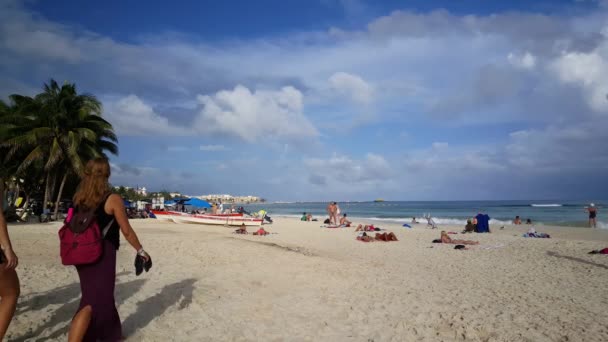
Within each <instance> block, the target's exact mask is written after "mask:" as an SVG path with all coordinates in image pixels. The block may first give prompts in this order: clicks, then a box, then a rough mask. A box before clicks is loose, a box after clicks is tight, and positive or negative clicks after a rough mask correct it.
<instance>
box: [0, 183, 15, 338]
mask: <svg viewBox="0 0 608 342" xmlns="http://www.w3.org/2000/svg"><path fill="white" fill-rule="evenodd" d="M0 196H2V194H0ZM0 245H1V247H2V252H1V253H2V260H0V341H2V340H3V339H4V334H6V330H7V329H8V326H9V324H11V320H12V319H13V315H14V314H15V308H16V307H17V298H19V288H20V286H19V277H17V272H15V268H16V267H17V265H18V264H19V259H18V258H17V255H15V252H13V246H12V245H11V239H10V238H9V236H8V228H7V227H6V220H5V219H4V213H3V211H2V207H0Z"/></svg>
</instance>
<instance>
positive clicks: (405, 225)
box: [403, 223, 412, 228]
mask: <svg viewBox="0 0 608 342" xmlns="http://www.w3.org/2000/svg"><path fill="white" fill-rule="evenodd" d="M403 226H404V227H407V228H412V226H410V225H409V224H407V223H404V224H403Z"/></svg>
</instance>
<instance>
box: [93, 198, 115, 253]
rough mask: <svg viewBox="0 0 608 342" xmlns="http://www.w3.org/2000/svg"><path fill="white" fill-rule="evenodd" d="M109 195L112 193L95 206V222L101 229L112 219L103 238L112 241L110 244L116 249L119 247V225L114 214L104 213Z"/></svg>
mask: <svg viewBox="0 0 608 342" xmlns="http://www.w3.org/2000/svg"><path fill="white" fill-rule="evenodd" d="M110 195H112V193H110V194H109V195H107V196H105V197H104V199H103V201H101V204H100V205H99V207H97V210H96V211H95V215H96V216H97V224H98V225H99V229H103V228H104V227H105V226H107V225H108V223H110V221H112V219H114V222H113V223H112V226H111V227H110V229H109V230H108V233H107V234H106V236H105V240H108V241H109V242H110V243H112V245H114V248H116V250H118V248H119V247H120V232H119V230H120V229H119V228H120V226H119V225H118V222H116V219H115V218H114V215H108V214H106V211H105V209H104V207H105V205H106V202H107V200H108V197H110Z"/></svg>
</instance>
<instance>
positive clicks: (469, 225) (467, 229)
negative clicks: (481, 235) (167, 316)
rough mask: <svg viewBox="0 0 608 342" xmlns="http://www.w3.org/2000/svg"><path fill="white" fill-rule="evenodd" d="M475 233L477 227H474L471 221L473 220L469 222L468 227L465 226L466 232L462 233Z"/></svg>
mask: <svg viewBox="0 0 608 342" xmlns="http://www.w3.org/2000/svg"><path fill="white" fill-rule="evenodd" d="M473 232H475V225H473V222H472V221H471V219H468V220H467V225H466V226H464V230H463V231H462V233H463V234H464V233H473Z"/></svg>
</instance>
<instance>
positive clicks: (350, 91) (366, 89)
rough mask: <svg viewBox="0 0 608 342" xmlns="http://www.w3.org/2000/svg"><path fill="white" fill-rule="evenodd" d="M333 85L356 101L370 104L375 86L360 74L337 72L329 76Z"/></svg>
mask: <svg viewBox="0 0 608 342" xmlns="http://www.w3.org/2000/svg"><path fill="white" fill-rule="evenodd" d="M329 83H330V85H331V87H332V88H333V89H334V90H335V91H337V92H338V93H339V94H341V95H346V96H348V97H349V98H350V99H352V100H353V101H355V102H358V103H362V104H369V103H370V102H371V101H372V99H373V88H372V86H370V85H369V84H368V83H367V82H365V81H364V80H363V79H362V78H361V77H360V76H357V75H353V74H349V73H346V72H337V73H335V74H333V75H331V77H330V78H329Z"/></svg>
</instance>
